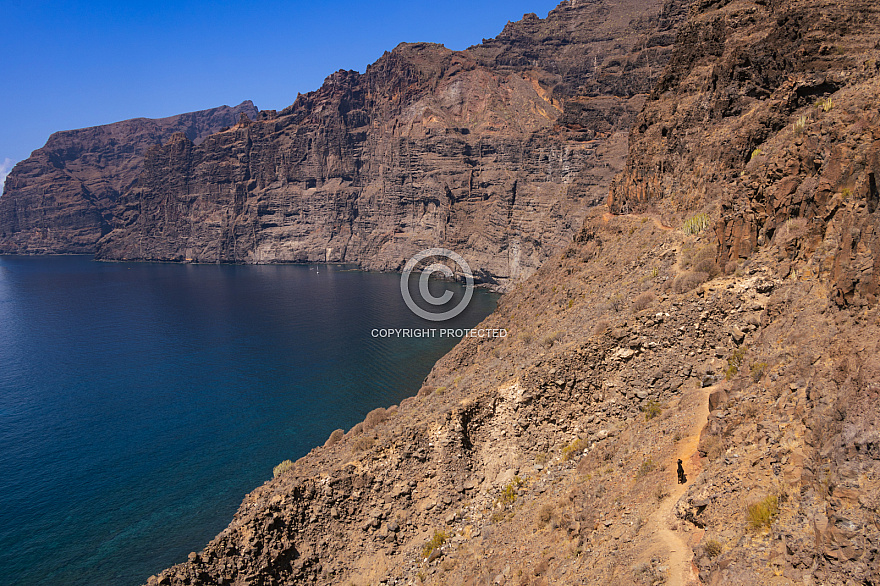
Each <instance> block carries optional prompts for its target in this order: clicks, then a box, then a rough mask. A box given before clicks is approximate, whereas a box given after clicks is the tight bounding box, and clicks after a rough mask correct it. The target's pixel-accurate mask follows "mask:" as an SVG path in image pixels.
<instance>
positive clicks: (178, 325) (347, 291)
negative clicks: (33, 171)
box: [0, 256, 497, 586]
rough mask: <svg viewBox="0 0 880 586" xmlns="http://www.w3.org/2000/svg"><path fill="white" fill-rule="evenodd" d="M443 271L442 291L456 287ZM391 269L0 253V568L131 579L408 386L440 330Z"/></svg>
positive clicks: (437, 344)
mask: <svg viewBox="0 0 880 586" xmlns="http://www.w3.org/2000/svg"><path fill="white" fill-rule="evenodd" d="M431 287H432V289H431V290H432V291H434V290H435V288H436V287H441V288H442V287H450V288H451V289H452V290H453V291H454V293H455V296H456V300H457V299H459V298H460V297H461V296H462V294H463V287H462V286H460V285H452V284H439V285H438V284H437V283H434V282H432V284H431ZM496 302H497V296H496V295H494V294H491V293H488V292H486V291H481V290H476V291H475V292H474V296H473V299H472V300H471V302H470V303H469V304H468V306H467V309H466V310H465V311H464V312H463V313H462V314H461V315H459V316H458V317H455V318H453V319H452V320H450V321H448V322H443V323H442V325H441V324H437V323H432V322H428V321H426V320H423V319H422V318H419V317H417V316H416V315H414V314H413V313H412V312H411V311H409V310H408V309H407V306H406V305H405V303H404V300H403V299H402V296H401V291H400V275H397V274H385V273H371V272H363V271H357V270H352V268H351V267H345V266H340V265H311V266H308V265H269V266H238V265H179V264H159V263H100V262H94V261H93V260H92V259H91V258H90V257H85V256H67V257H14V256H7V257H3V256H0V503H2V506H0V568H3V570H2V573H0V583H3V584H15V585H22V586H30V585H36V584H65V585H67V586H76V585H80V584H81V585H86V584H89V585H92V586H100V585H111V584H112V585H114V586H126V585H135V584H141V583H144V582H145V581H146V579H147V578H148V577H149V576H150V575H151V574H154V573H157V572H158V571H160V570H162V569H163V568H165V567H167V566H170V565H173V564H175V563H178V562H182V561H185V560H186V556H187V554H188V553H189V552H190V551H199V550H201V548H202V547H203V546H204V545H205V544H207V542H208V541H209V540H210V539H212V538H213V537H214V536H215V535H216V534H217V533H219V532H220V531H221V530H222V529H223V528H224V527H225V526H226V525H227V524H228V523H229V521H230V520H231V519H232V515H233V514H234V512H235V511H236V509H237V508H238V505H239V503H240V502H241V499H242V497H244V495H245V494H246V493H248V492H249V491H251V490H253V489H254V488H256V487H257V486H259V485H260V484H261V483H263V482H264V481H266V480H268V479H269V478H271V477H272V467H273V466H275V465H276V464H278V463H279V462H281V461H282V460H285V459H291V460H295V459H296V458H298V457H300V456H303V455H304V454H306V453H307V452H308V451H309V450H310V449H311V448H312V447H314V446H316V445H320V444H323V442H324V441H325V440H326V438H327V436H328V435H329V434H330V432H331V431H332V430H334V429H336V428H343V429H346V430H348V429H349V428H351V426H353V425H354V424H355V423H357V422H358V421H361V420H362V419H363V417H364V415H365V414H366V413H367V412H368V411H370V410H371V409H374V408H376V407H380V406H381V407H387V406H390V405H392V404H397V403H399V402H400V401H401V399H403V398H405V397H407V396H410V395H413V394H414V393H415V392H416V391H417V390H418V388H419V387H420V385H421V381H422V380H423V379H424V377H425V376H426V375H427V374H428V372H429V371H430V369H431V367H432V366H433V364H434V363H435V362H436V361H437V359H438V358H440V357H441V356H442V355H443V354H445V353H446V352H447V351H449V350H450V349H451V348H452V346H454V345H455V343H456V342H457V339H454V338H449V337H421V338H403V337H384V338H383V337H375V336H374V334H375V332H374V331H373V330H375V329H389V328H391V329H393V328H414V329H421V328H441V327H442V328H468V327H473V326H474V325H476V324H477V323H479V322H480V321H481V320H482V319H483V318H484V317H485V316H487V315H488V314H489V313H491V311H492V310H493V309H494V307H495V304H496Z"/></svg>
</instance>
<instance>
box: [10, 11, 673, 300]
mask: <svg viewBox="0 0 880 586" xmlns="http://www.w3.org/2000/svg"><path fill="white" fill-rule="evenodd" d="M685 15H686V2H684V0H670V1H667V2H664V1H663V0H647V1H646V0H603V1H590V2H586V1H572V0H566V1H564V2H562V3H561V4H560V5H559V6H558V7H557V8H556V9H555V10H553V11H551V12H550V13H549V15H548V16H547V18H544V19H542V18H538V17H537V16H535V15H534V14H529V15H526V16H525V17H524V18H523V20H521V21H519V22H512V23H508V25H507V26H506V27H505V28H504V30H503V32H502V33H501V34H499V35H498V36H497V37H496V38H494V39H489V40H485V41H484V42H483V43H482V44H480V45H477V46H474V47H471V48H469V49H467V50H465V51H450V50H448V49H446V48H445V47H443V46H442V45H432V44H402V45H400V46H398V47H397V48H395V49H394V50H393V51H391V52H390V53H386V54H385V55H384V56H382V57H381V58H380V59H379V60H378V61H377V62H376V63H374V64H372V65H371V66H369V67H368V68H367V70H366V72H365V73H363V74H359V73H357V72H354V71H338V72H336V73H334V74H333V75H331V76H330V77H328V78H327V80H326V81H325V83H324V85H323V86H322V87H321V88H320V89H319V90H317V91H315V92H311V93H308V94H305V95H301V96H299V97H298V98H297V99H296V101H295V103H294V104H293V105H292V106H290V107H288V108H286V109H284V110H283V111H281V112H276V111H262V112H260V113H259V115H258V116H252V115H250V113H247V114H248V115H247V116H242V117H241V119H240V121H239V123H238V124H236V125H235V126H234V127H233V128H231V129H228V130H226V131H224V132H220V133H218V134H215V135H213V136H211V137H209V138H207V139H206V140H205V141H204V142H201V143H198V141H193V140H192V137H187V136H184V135H175V136H174V137H173V138H171V140H170V141H168V142H167V143H166V144H165V145H164V146H162V147H161V148H155V149H152V150H150V151H149V152H148V153H147V154H146V158H145V161H144V164H143V172H142V173H141V175H140V177H139V178H138V180H137V182H136V184H134V185H133V186H132V188H131V189H129V190H127V191H126V193H125V194H124V195H122V196H121V197H120V198H119V202H118V203H119V205H118V206H117V207H115V208H113V210H112V211H111V212H108V213H106V214H105V216H106V219H107V222H108V223H109V225H110V228H112V231H111V232H110V233H109V234H106V235H103V238H102V239H101V241H100V242H99V243H98V244H97V246H96V251H97V254H98V257H99V258H103V259H132V260H134V259H144V260H146V259H158V260H169V261H183V262H244V263H270V262H302V261H325V260H326V261H342V262H353V263H359V264H361V265H362V266H364V267H365V268H370V269H381V270H395V269H400V268H402V266H403V265H404V263H405V262H406V260H407V259H408V258H409V257H411V256H412V255H413V254H414V253H416V252H418V251H420V250H422V249H423V248H426V247H433V246H443V247H446V248H449V249H452V250H455V251H456V252H458V253H461V254H467V255H468V260H469V262H470V264H471V267H472V269H473V270H474V272H475V273H476V275H477V276H478V278H479V279H480V280H481V281H483V282H485V283H487V284H490V285H494V286H497V287H499V288H506V287H508V286H510V284H511V283H513V282H515V281H516V280H518V279H522V278H525V277H528V276H529V275H530V274H531V273H532V272H534V270H535V269H536V268H537V267H538V266H539V265H540V263H541V262H543V261H544V260H545V259H546V258H549V257H550V256H551V255H552V254H554V253H556V252H558V251H559V250H560V249H561V248H562V247H564V245H565V244H566V243H567V242H568V241H569V240H570V239H571V236H572V235H573V234H574V233H576V232H577V230H578V229H579V228H580V225H581V222H582V220H583V217H584V213H585V210H586V209H587V207H588V206H589V205H594V204H596V203H600V202H602V201H604V198H605V196H606V195H607V190H608V185H609V184H610V181H611V179H612V177H613V176H614V174H615V173H616V172H618V171H619V170H620V169H621V168H622V166H623V162H624V159H625V155H626V151H627V135H628V132H629V128H630V127H631V126H632V122H633V120H634V118H635V115H636V114H637V113H638V112H639V110H640V109H641V106H642V104H643V103H644V100H645V97H646V95H647V94H648V92H650V90H651V88H652V87H653V85H654V83H655V82H656V80H657V78H658V77H659V75H660V74H661V73H662V71H663V67H664V65H665V64H666V62H667V61H668V59H669V56H670V54H671V52H672V44H673V42H674V39H675V29H676V27H677V26H678V25H679V24H680V23H681V22H682V21H683V20H684V18H685ZM80 162H81V163H82V164H83V165H88V164H89V162H88V161H84V160H81V161H80ZM14 176H15V172H14V173H13V177H14ZM18 185H19V183H17V182H15V181H13V182H12V183H10V188H8V189H7V193H6V194H5V195H4V199H10V200H12V201H13V202H15V201H17V200H18V199H19V197H20V196H19V191H18V187H17V186H18ZM43 187H44V188H46V190H47V192H49V191H51V186H50V185H44V186H43ZM58 205H59V207H63V206H65V205H66V203H65V201H64V199H63V198H62V197H59V198H58ZM0 226H3V227H0V233H4V232H5V233H10V234H13V236H10V237H9V238H11V239H13V240H16V241H26V242H28V243H29V246H30V248H28V250H30V251H40V250H50V249H52V248H51V247H50V246H47V245H44V244H43V242H42V240H41V238H42V232H40V231H39V229H38V228H41V227H44V226H43V225H40V224H36V225H33V224H32V225H29V226H30V227H28V228H24V227H21V228H16V227H14V226H13V227H10V226H9V224H8V221H7V222H6V223H5V225H4V222H3V221H2V217H0ZM49 227H50V228H51V227H52V225H51V224H49ZM2 249H3V248H2V244H0V250H2Z"/></svg>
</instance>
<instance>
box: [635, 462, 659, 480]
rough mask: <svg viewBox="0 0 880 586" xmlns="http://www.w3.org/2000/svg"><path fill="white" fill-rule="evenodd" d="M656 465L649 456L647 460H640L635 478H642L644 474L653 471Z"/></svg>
mask: <svg viewBox="0 0 880 586" xmlns="http://www.w3.org/2000/svg"><path fill="white" fill-rule="evenodd" d="M656 467H657V464H655V463H654V459H653V458H650V457H649V458H648V459H647V460H645V461H644V462H642V464H641V466H639V469H638V470H637V471H636V478H644V477H645V476H647V475H648V474H650V473H651V472H653V471H654V469H655V468H656Z"/></svg>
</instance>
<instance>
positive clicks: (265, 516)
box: [148, 0, 880, 586]
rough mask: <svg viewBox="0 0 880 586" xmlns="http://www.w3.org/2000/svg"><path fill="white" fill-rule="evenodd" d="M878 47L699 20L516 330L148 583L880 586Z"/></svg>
mask: <svg viewBox="0 0 880 586" xmlns="http://www.w3.org/2000/svg"><path fill="white" fill-rule="evenodd" d="M878 39H880V19H878V18H877V14H876V9H875V8H874V6H873V5H872V4H869V3H867V2H850V1H847V0H842V1H839V2H835V3H826V2H818V1H810V2H806V1H803V2H798V1H784V0H782V1H774V0H770V1H762V2H760V3H753V2H746V1H733V2H714V3H712V2H703V3H697V4H695V5H694V6H693V7H692V8H691V13H690V15H689V19H688V23H687V24H686V25H685V26H684V28H683V29H682V31H681V32H680V34H679V37H678V42H677V44H676V49H675V54H674V56H673V58H672V60H671V62H670V65H669V67H668V68H667V70H666V72H665V74H664V76H663V77H662V79H661V80H660V82H659V84H658V86H657V88H656V90H655V91H654V92H653V93H652V95H651V98H650V100H649V101H648V102H647V103H646V105H645V107H644V110H643V111H642V113H641V114H640V115H639V118H638V120H637V122H636V124H635V126H634V128H633V131H632V136H631V140H630V153H629V158H628V162H627V166H626V170H625V171H624V172H623V173H622V174H620V175H619V176H618V177H617V178H616V179H615V182H614V185H613V187H612V190H611V194H610V196H609V199H608V203H607V206H599V207H595V208H592V209H591V210H589V211H587V212H586V215H585V219H584V222H583V225H582V228H581V229H580V231H579V232H578V233H577V234H576V236H575V238H574V239H573V241H572V242H571V243H570V244H569V245H568V246H567V248H566V249H565V250H564V251H563V252H561V253H560V254H559V255H557V256H554V257H553V258H551V259H550V260H549V261H547V262H545V263H544V264H543V265H542V266H541V267H540V269H539V270H538V271H537V274H535V275H534V276H533V277H532V278H530V279H528V280H527V281H525V282H523V283H520V284H518V285H516V286H515V287H513V288H512V290H511V291H510V292H509V293H508V294H506V295H505V296H504V297H503V299H502V300H501V302H500V304H499V307H498V310H497V311H496V312H495V313H494V314H493V315H492V316H490V317H489V318H487V320H486V322H485V325H486V326H488V327H505V328H507V329H508V330H509V331H510V332H511V335H510V336H509V337H507V338H506V339H494V340H490V339H477V338H469V339H465V340H463V341H462V342H461V343H460V344H459V345H458V346H457V347H456V348H455V349H454V350H453V351H452V352H450V353H449V354H448V355H447V356H445V357H444V358H443V359H441V360H440V361H439V362H438V364H437V365H436V366H435V368H434V370H433V371H432V372H431V374H430V375H429V377H428V379H427V380H426V381H425V385H424V387H423V388H422V389H421V391H420V392H419V394H418V396H417V397H413V398H410V399H407V400H405V401H403V402H402V403H401V405H400V406H398V407H392V408H389V409H387V410H385V409H378V410H376V411H374V412H372V413H370V414H369V415H368V416H367V418H366V419H365V421H364V422H363V423H361V424H358V425H357V426H355V428H353V429H351V430H349V431H348V432H347V433H342V432H341V431H338V432H334V434H333V435H331V436H330V438H329V439H328V441H327V444H326V445H325V446H323V447H319V448H315V449H314V450H312V452H311V453H309V454H308V455H307V456H305V457H303V458H301V459H300V460H298V461H297V462H295V463H294V464H293V466H292V467H291V468H290V469H289V470H287V471H285V472H283V473H281V474H280V475H279V476H278V477H277V478H275V479H274V480H271V481H268V482H267V483H265V484H264V485H263V486H261V487H260V488H258V489H256V490H255V491H254V492H253V493H251V494H250V495H248V497H246V499H245V501H244V502H243V504H242V506H241V508H240V509H239V511H238V513H237V514H236V515H235V518H234V519H233V521H232V523H231V524H230V525H229V527H228V528H227V529H225V530H224V531H223V532H222V533H221V534H220V535H218V536H217V537H216V538H215V539H214V540H213V541H212V542H211V543H210V544H208V546H207V547H206V548H205V549H204V550H203V551H201V552H198V553H196V552H194V553H192V554H190V556H189V560H188V561H187V562H186V563H183V564H180V565H178V566H175V567H173V568H170V569H168V570H165V571H164V572H162V573H161V574H159V575H158V576H155V577H151V578H150V580H149V582H148V583H149V584H151V585H152V584H157V583H158V584H265V585H268V584H346V585H347V584H355V585H365V584H373V585H375V584H450V585H452V584H475V585H476V584H499V585H501V584H511V585H513V584H516V585H527V584H536V585H537V584H621V585H623V584H664V583H665V584H682V585H685V584H707V585H713V586H718V585H755V584H773V585H777V584H778V585H794V584H798V585H800V584H816V585H818V584H828V585H876V584H878V583H880V431H878V430H880V427H878V425H880V308H878V304H877V282H878V281H877V279H878V273H880V248H878V247H880V244H878V236H877V230H878V226H880V217H878V215H880V211H878V210H877V207H878V206H877V187H876V174H877V173H878V172H880V168H878V165H880V162H878V157H877V150H876V149H877V147H876V145H877V144H878V139H880V114H878V93H880V92H878V90H880V87H878V83H880V82H878V72H877V67H878V63H880V61H878V59H880V50H878ZM703 214H705V215H703ZM685 228H686V229H685ZM678 459H681V460H682V461H683V465H684V469H685V473H686V475H687V483H685V484H683V485H682V484H678V483H677V482H676V471H675V470H676V461H677V460H678Z"/></svg>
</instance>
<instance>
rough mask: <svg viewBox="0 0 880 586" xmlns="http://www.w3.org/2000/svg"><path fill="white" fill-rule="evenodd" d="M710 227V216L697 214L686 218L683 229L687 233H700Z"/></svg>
mask: <svg viewBox="0 0 880 586" xmlns="http://www.w3.org/2000/svg"><path fill="white" fill-rule="evenodd" d="M708 227H709V216H708V215H706V214H697V215H695V216H692V217H690V218H688V219H687V220H685V222H684V224H683V225H682V227H681V229H682V231H683V232H684V233H685V234H699V233H700V232H702V231H703V230H705V229H706V228H708Z"/></svg>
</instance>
